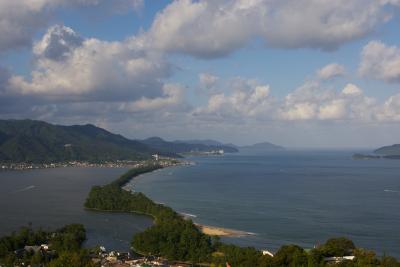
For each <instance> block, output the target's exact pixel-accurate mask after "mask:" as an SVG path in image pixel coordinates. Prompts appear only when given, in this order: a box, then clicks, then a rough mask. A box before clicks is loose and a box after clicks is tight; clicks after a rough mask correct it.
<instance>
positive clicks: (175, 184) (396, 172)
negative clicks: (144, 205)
mask: <svg viewBox="0 0 400 267" xmlns="http://www.w3.org/2000/svg"><path fill="white" fill-rule="evenodd" d="M353 152H354V151H292V152H289V151H288V152H279V153H273V154H264V155H244V154H231V155H229V154H227V155H224V156H222V157H217V156H214V157H193V158H190V159H191V160H193V161H195V162H196V163H197V164H196V165H195V166H181V167H174V168H167V169H163V170H160V171H157V172H154V173H148V174H145V175H142V176H140V177H138V178H136V179H135V180H133V181H132V183H131V184H130V186H131V187H133V189H134V190H135V191H141V192H143V193H145V194H146V195H148V196H149V197H150V198H152V199H153V200H155V201H157V202H160V203H165V204H166V205H169V206H171V207H172V208H174V209H175V210H176V211H178V212H181V213H187V214H191V215H192V219H193V221H195V222H197V223H200V224H205V225H212V226H218V227H226V228H231V229H237V230H241V231H246V232H254V233H255V234H256V235H254V236H246V237H240V238H223V240H224V241H227V242H232V243H236V244H239V245H243V246H247V245H249V246H255V247H257V248H260V249H269V250H272V251H274V250H276V249H277V248H278V247H280V246H281V245H283V244H288V243H295V244H298V245H301V246H304V247H307V248H311V247H313V246H314V245H316V244H318V243H323V242H325V241H326V239H327V238H330V237H337V236H347V237H349V238H350V239H352V240H353V241H354V242H355V243H356V245H357V246H360V247H364V248H368V249H373V250H375V251H377V252H378V253H380V254H382V253H387V254H389V255H393V256H396V257H398V258H399V257H400V223H399V222H400V208H399V203H400V193H399V192H400V160H352V158H351V156H352V153H353Z"/></svg>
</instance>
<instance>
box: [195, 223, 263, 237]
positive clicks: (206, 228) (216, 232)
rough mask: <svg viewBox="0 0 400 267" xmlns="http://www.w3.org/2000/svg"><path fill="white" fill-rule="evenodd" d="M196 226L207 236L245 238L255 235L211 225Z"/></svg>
mask: <svg viewBox="0 0 400 267" xmlns="http://www.w3.org/2000/svg"><path fill="white" fill-rule="evenodd" d="M194 225H196V226H197V228H199V230H200V231H201V232H202V233H203V234H206V235H211V236H220V237H245V236H252V235H255V234H254V233H249V232H245V231H240V230H235V229H229V228H224V227H216V226H210V225H203V224H198V223H195V224H194Z"/></svg>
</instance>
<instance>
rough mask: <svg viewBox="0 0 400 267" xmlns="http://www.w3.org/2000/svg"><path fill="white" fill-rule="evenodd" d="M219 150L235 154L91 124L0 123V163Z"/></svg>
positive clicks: (227, 148)
mask: <svg viewBox="0 0 400 267" xmlns="http://www.w3.org/2000/svg"><path fill="white" fill-rule="evenodd" d="M221 149H222V150H224V152H226V153H234V152H238V150H237V149H236V148H234V147H230V146H225V145H219V144H217V142H216V143H214V144H213V145H211V144H209V145H207V144H202V143H182V142H168V141H165V140H163V139H161V138H159V137H152V138H148V139H145V140H130V139H128V138H125V137H123V136H122V135H119V134H113V133H111V132H109V131H106V130H104V129H102V128H99V127H96V126H94V125H91V124H87V125H73V126H61V125H53V124H50V123H47V122H43V121H34V120H0V162H32V163H43V162H62V161H71V160H79V161H93V162H96V161H115V160H137V159H146V158H150V157H151V155H152V154H155V153H158V154H161V155H164V156H172V157H180V155H178V154H180V153H187V152H191V151H200V152H202V151H213V150H221Z"/></svg>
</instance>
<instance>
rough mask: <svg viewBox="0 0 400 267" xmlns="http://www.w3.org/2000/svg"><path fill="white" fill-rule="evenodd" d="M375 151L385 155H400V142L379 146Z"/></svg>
mask: <svg viewBox="0 0 400 267" xmlns="http://www.w3.org/2000/svg"><path fill="white" fill-rule="evenodd" d="M374 153H375V154H378V155H383V156H400V144H394V145H391V146H384V147H381V148H378V149H376V150H375V151H374Z"/></svg>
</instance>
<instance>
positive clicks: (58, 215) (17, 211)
mask: <svg viewBox="0 0 400 267" xmlns="http://www.w3.org/2000/svg"><path fill="white" fill-rule="evenodd" d="M126 171H127V169H126V168H56V169H40V170H26V171H0V236H3V235H8V234H10V233H11V232H12V231H17V230H18V229H19V228H20V227H22V226H32V227H33V228H39V227H41V228H44V229H47V230H54V229H57V228H60V227H62V226H64V225H65V224H70V223H82V224H84V225H85V228H86V235H87V238H88V239H87V242H86V244H85V245H86V246H87V247H94V246H97V245H102V246H105V248H106V249H108V250H118V251H128V250H129V248H130V242H131V239H132V237H133V235H134V234H135V233H138V232H142V231H143V230H145V229H146V228H147V227H149V226H150V225H152V223H153V222H152V219H151V218H149V217H146V216H141V215H135V214H123V213H110V212H106V213H104V212H94V211H87V210H85V209H84V207H83V204H84V202H85V199H86V197H87V195H88V193H89V191H90V188H91V187H92V186H93V185H104V184H106V183H109V182H111V181H113V180H114V179H116V178H117V177H118V176H119V175H121V174H123V173H124V172H126Z"/></svg>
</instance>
